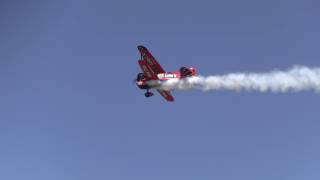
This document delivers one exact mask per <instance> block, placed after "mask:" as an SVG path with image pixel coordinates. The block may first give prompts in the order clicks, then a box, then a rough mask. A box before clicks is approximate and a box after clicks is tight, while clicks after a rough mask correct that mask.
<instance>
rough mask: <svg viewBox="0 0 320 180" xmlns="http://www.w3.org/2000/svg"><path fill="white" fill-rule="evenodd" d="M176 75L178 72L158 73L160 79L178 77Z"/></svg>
mask: <svg viewBox="0 0 320 180" xmlns="http://www.w3.org/2000/svg"><path fill="white" fill-rule="evenodd" d="M176 77H177V75H176V74H168V73H160V74H158V78H159V79H163V78H166V79H170V78H176Z"/></svg>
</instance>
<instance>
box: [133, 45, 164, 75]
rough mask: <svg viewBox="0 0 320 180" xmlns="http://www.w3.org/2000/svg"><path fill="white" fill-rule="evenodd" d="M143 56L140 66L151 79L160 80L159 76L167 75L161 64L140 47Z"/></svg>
mask: <svg viewBox="0 0 320 180" xmlns="http://www.w3.org/2000/svg"><path fill="white" fill-rule="evenodd" d="M138 49H139V51H140V54H141V60H139V65H140V67H141V69H142V71H143V72H144V73H145V74H146V76H147V77H148V78H149V79H158V77H157V74H159V73H165V71H164V70H163V68H162V67H161V66H160V64H159V63H158V62H157V61H156V59H155V58H154V57H153V56H152V54H151V53H150V52H149V51H148V49H147V48H145V47H144V46H138Z"/></svg>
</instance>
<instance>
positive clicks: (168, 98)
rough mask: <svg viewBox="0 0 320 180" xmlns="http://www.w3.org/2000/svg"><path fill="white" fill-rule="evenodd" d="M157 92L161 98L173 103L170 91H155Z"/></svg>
mask: <svg viewBox="0 0 320 180" xmlns="http://www.w3.org/2000/svg"><path fill="white" fill-rule="evenodd" d="M157 91H158V92H159V93H160V94H161V96H162V97H164V98H165V99H166V100H167V101H170V102H173V101H174V98H173V96H172V95H171V93H170V91H165V90H160V89H157Z"/></svg>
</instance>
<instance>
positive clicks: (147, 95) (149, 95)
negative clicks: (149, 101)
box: [144, 92, 153, 97]
mask: <svg viewBox="0 0 320 180" xmlns="http://www.w3.org/2000/svg"><path fill="white" fill-rule="evenodd" d="M144 96H146V97H151V96H153V93H152V92H146V93H145V94H144Z"/></svg>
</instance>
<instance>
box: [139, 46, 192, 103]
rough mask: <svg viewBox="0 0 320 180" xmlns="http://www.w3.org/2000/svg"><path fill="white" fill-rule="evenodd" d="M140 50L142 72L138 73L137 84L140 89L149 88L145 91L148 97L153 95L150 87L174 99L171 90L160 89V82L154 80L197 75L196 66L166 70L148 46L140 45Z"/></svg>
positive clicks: (159, 80) (167, 97) (169, 99)
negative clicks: (171, 70)
mask: <svg viewBox="0 0 320 180" xmlns="http://www.w3.org/2000/svg"><path fill="white" fill-rule="evenodd" d="M138 50H139V51H140V54H141V59H140V60H138V63H139V65H140V67H141V70H142V73H139V74H138V75H137V79H136V84H137V86H138V87H139V88H140V89H146V90H147V92H146V93H145V96H146V97H151V96H153V93H152V92H150V91H149V90H150V89H157V91H158V92H159V93H160V94H161V96H163V97H164V98H165V99H166V100H167V101H174V98H173V96H172V95H171V93H170V91H166V90H162V89H159V88H158V87H159V86H160V83H158V84H157V83H154V82H155V81H158V82H161V81H167V80H169V79H181V78H186V77H191V76H195V75H196V69H195V68H194V67H191V68H186V67H181V68H180V70H179V71H175V72H165V71H164V70H163V68H162V67H161V66H160V64H159V63H158V62H157V60H156V59H155V58H154V57H153V56H152V54H151V53H150V52H149V51H148V49H147V48H145V47H144V46H138ZM150 82H153V83H150Z"/></svg>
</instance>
